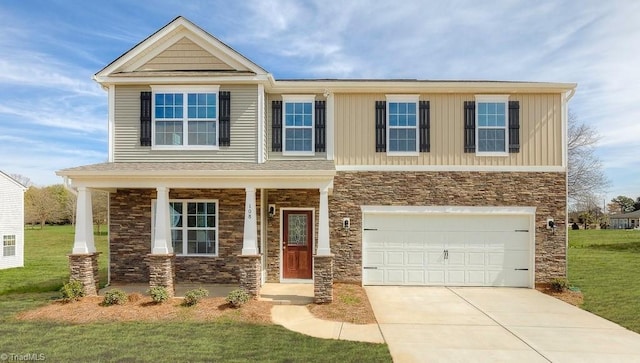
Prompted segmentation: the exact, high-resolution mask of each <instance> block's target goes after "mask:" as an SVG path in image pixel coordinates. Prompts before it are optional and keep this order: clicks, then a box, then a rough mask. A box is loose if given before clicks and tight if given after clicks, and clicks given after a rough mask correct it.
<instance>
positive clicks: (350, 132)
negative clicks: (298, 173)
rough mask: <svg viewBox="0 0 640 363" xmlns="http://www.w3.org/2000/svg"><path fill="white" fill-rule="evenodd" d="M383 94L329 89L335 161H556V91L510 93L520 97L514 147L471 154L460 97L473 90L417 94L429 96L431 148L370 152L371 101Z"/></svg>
mask: <svg viewBox="0 0 640 363" xmlns="http://www.w3.org/2000/svg"><path fill="white" fill-rule="evenodd" d="M385 99H386V97H385V94H336V95H335V126H334V128H335V134H334V135H335V161H336V165H436V166H440V165H444V166H447V165H456V166H458V165H461V166H561V165H562V143H563V141H562V121H561V120H562V101H561V97H560V95H559V94H512V95H509V101H519V102H520V152H519V153H510V154H509V155H508V156H500V157H487V156H476V155H475V153H465V152H464V145H463V143H464V139H463V137H464V101H474V100H475V95H474V94H421V95H420V100H425V101H430V107H431V152H421V153H420V154H419V156H388V155H387V154H386V153H385V152H376V147H375V145H376V140H375V101H384V100H385Z"/></svg>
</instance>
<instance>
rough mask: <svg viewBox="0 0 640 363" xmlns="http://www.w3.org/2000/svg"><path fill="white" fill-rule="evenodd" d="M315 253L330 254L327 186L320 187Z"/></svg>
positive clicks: (320, 254) (319, 254)
mask: <svg viewBox="0 0 640 363" xmlns="http://www.w3.org/2000/svg"><path fill="white" fill-rule="evenodd" d="M317 255H318V256H329V255H331V245H330V244H329V188H323V189H320V215H319V216H318V252H317Z"/></svg>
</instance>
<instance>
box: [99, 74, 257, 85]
mask: <svg viewBox="0 0 640 363" xmlns="http://www.w3.org/2000/svg"><path fill="white" fill-rule="evenodd" d="M93 79H94V80H95V81H96V82H98V83H100V84H101V85H105V86H108V85H112V84H115V85H118V84H122V85H129V84H131V85H135V84H142V85H149V84H180V85H188V84H212V83H213V84H256V83H262V84H265V83H267V82H268V77H267V76H264V75H248V76H236V75H225V76H215V75H212V76H202V75H194V76H155V75H154V76H134V77H129V76H115V77H114V76H104V77H99V76H94V77H93Z"/></svg>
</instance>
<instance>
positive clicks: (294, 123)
mask: <svg viewBox="0 0 640 363" xmlns="http://www.w3.org/2000/svg"><path fill="white" fill-rule="evenodd" d="M282 104H283V107H282V108H283V117H282V118H283V121H284V122H283V127H282V140H283V148H282V154H283V155H314V153H315V149H314V145H315V135H314V126H315V112H314V109H315V107H314V105H315V96H313V95H311V96H309V95H304V96H292V95H283V96H282Z"/></svg>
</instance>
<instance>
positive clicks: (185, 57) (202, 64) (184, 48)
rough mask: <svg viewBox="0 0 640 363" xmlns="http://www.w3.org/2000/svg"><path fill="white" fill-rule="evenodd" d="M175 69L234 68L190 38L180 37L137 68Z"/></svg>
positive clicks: (152, 69)
mask: <svg viewBox="0 0 640 363" xmlns="http://www.w3.org/2000/svg"><path fill="white" fill-rule="evenodd" d="M175 70H234V68H233V67H231V66H229V65H228V64H226V63H225V62H223V61H221V60H220V59H218V58H217V57H215V56H213V55H211V53H209V52H208V51H206V50H204V49H202V47H200V46H199V45H197V44H196V43H194V42H192V41H191V40H189V39H187V38H182V39H180V40H179V41H177V42H176V43H175V44H173V45H172V46H170V47H169V48H167V49H166V50H164V51H163V52H162V53H160V54H158V55H157V56H155V57H154V58H153V59H151V60H150V61H148V62H147V63H145V64H144V65H143V66H141V67H140V68H138V69H137V71H175Z"/></svg>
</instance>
